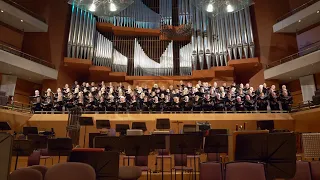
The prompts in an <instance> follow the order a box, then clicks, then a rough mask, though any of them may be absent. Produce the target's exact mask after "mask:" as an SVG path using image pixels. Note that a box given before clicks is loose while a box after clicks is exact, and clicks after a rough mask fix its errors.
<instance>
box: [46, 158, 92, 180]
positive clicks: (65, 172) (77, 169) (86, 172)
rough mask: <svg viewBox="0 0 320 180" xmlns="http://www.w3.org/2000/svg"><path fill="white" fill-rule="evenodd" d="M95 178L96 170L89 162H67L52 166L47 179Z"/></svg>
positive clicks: (74, 179)
mask: <svg viewBox="0 0 320 180" xmlns="http://www.w3.org/2000/svg"><path fill="white" fill-rule="evenodd" d="M57 179H59V180H95V179H96V173H95V170H94V169H93V168H92V167H91V166H90V165H88V164H84V163H76V162H67V163H60V164H56V165H54V166H52V167H51V168H50V169H49V170H48V171H47V173H46V176H45V180H57Z"/></svg>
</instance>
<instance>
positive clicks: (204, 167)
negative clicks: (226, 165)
mask: <svg viewBox="0 0 320 180" xmlns="http://www.w3.org/2000/svg"><path fill="white" fill-rule="evenodd" d="M200 180H222V165H221V164H220V163H216V162H206V163H200Z"/></svg>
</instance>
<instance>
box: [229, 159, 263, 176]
mask: <svg viewBox="0 0 320 180" xmlns="http://www.w3.org/2000/svg"><path fill="white" fill-rule="evenodd" d="M225 180H266V175H265V167H264V164H262V163H250V162H231V163H227V164H226V170H225Z"/></svg>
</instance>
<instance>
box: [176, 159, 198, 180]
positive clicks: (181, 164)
mask: <svg viewBox="0 0 320 180" xmlns="http://www.w3.org/2000/svg"><path fill="white" fill-rule="evenodd" d="M173 170H174V175H175V179H176V174H177V171H184V172H189V173H191V175H192V173H193V169H192V168H191V167H188V160H187V155H186V154H182V155H181V154H175V155H174V166H173V168H172V169H171V176H172V171H173ZM171 179H172V178H171Z"/></svg>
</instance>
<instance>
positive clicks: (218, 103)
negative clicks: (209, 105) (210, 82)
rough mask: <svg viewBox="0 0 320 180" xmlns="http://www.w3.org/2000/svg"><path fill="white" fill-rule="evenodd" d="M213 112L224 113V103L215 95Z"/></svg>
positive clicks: (221, 98) (219, 96)
mask: <svg viewBox="0 0 320 180" xmlns="http://www.w3.org/2000/svg"><path fill="white" fill-rule="evenodd" d="M214 104H215V106H214V107H215V110H216V111H224V108H225V103H224V99H223V97H221V95H220V94H217V97H216V99H215V103H214Z"/></svg>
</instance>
